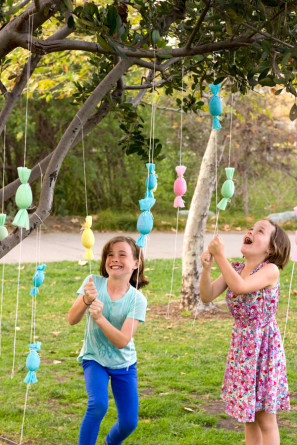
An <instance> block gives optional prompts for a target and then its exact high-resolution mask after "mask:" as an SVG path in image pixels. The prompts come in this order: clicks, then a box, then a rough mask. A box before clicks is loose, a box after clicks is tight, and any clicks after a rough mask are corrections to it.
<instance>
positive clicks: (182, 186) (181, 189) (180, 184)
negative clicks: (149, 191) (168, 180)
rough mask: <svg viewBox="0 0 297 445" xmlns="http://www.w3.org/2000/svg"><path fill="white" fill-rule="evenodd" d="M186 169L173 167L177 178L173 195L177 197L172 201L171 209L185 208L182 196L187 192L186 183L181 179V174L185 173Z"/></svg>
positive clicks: (181, 166)
mask: <svg viewBox="0 0 297 445" xmlns="http://www.w3.org/2000/svg"><path fill="white" fill-rule="evenodd" d="M186 169H187V167H185V166H183V165H178V166H177V167H175V170H176V173H177V176H178V178H177V179H176V180H175V182H174V187H173V190H174V193H175V194H176V195H177V196H176V198H175V200H174V203H173V207H185V203H184V200H183V199H182V196H183V195H184V194H185V193H186V191H187V183H186V180H185V178H184V177H183V174H184V173H185V171H186Z"/></svg>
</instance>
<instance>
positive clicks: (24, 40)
mask: <svg viewBox="0 0 297 445" xmlns="http://www.w3.org/2000/svg"><path fill="white" fill-rule="evenodd" d="M296 3H297V2H296V1H274V0H265V1H264V0H251V1H245V2H242V1H239V0H208V1H207V0H205V1H196V0H189V1H188V0H164V1H162V0H159V1H153V0H148V1H146V2H144V1H142V0H134V1H133V0H131V1H128V0H115V1H104V2H102V1H100V2H99V1H98V2H79V1H77V2H72V1H71V0H35V1H29V0H27V1H21V2H13V1H7V2H4V1H3V0H2V1H0V22H1V29H0V61H1V79H0V90H1V93H2V100H1V104H2V109H1V112H0V133H2V132H3V130H4V128H5V125H6V123H7V122H8V119H9V116H10V115H11V113H12V110H13V109H14V107H15V106H16V104H17V103H18V101H19V98H20V96H21V94H22V93H23V94H25V91H24V89H25V87H26V85H27V83H28V80H29V78H31V79H32V81H31V83H30V86H31V88H30V89H29V91H28V93H29V94H30V95H32V97H34V99H36V100H42V99H46V98H50V97H55V98H63V97H65V96H71V97H73V105H74V108H73V119H72V120H71V121H70V122H69V125H68V127H67V128H65V129H63V133H62V134H61V138H60V141H59V142H58V144H57V145H56V146H55V147H52V148H51V152H50V154H48V155H47V156H46V157H45V158H44V159H42V158H39V159H38V160H37V165H36V166H35V167H33V168H32V172H31V177H30V181H34V180H35V179H36V178H37V177H39V174H40V168H42V169H43V171H44V172H45V176H44V181H43V187H42V190H41V195H40V200H39V204H38V207H37V209H36V211H35V213H34V214H32V215H31V218H30V230H29V231H27V232H26V233H24V234H23V237H24V236H28V234H29V233H30V232H31V231H32V230H34V228H35V227H36V226H37V225H39V224H40V223H41V221H43V220H44V219H45V218H46V217H47V216H48V215H49V214H50V212H51V208H52V201H53V193H54V189H55V184H56V181H57V178H58V174H59V170H60V168H61V165H62V162H63V160H64V158H65V156H67V154H68V153H69V151H70V150H71V149H72V148H73V147H74V146H75V145H76V144H77V143H78V142H79V141H80V140H81V130H82V128H83V131H84V134H87V133H88V132H90V131H91V130H92V129H93V128H94V127H95V126H96V125H98V124H99V123H100V122H101V121H102V119H103V118H104V117H105V116H106V115H107V114H108V113H109V112H111V113H114V116H115V117H116V118H117V119H118V120H119V121H120V123H121V129H122V131H123V134H124V136H123V138H122V140H121V145H122V148H123V150H125V151H126V152H127V153H128V154H131V153H138V154H139V155H140V156H142V157H143V158H146V157H147V153H148V150H149V138H148V137H147V135H146V134H144V132H143V122H142V121H141V118H140V116H139V114H138V111H137V105H138V104H140V103H141V100H142V99H143V97H144V95H145V93H146V92H148V93H151V92H152V91H153V90H158V89H160V88H162V90H163V91H164V93H165V94H166V95H168V96H171V95H173V94H174V92H175V91H180V90H181V85H182V73H183V74H184V77H185V79H186V80H185V81H184V87H185V89H186V93H185V95H184V98H183V102H182V103H181V101H180V99H179V102H178V103H177V105H178V106H179V107H182V108H183V110H184V111H185V112H187V111H189V110H191V111H193V112H195V113H197V114H199V113H200V112H201V111H205V110H206V109H207V103H208V97H209V89H208V85H209V84H210V83H222V84H223V85H224V87H225V88H226V90H227V91H232V92H236V91H239V92H241V93H243V94H245V93H246V92H247V91H248V90H251V89H253V88H255V87H256V86H258V85H260V86H270V87H274V88H275V94H280V93H281V92H282V90H286V91H288V92H290V93H291V94H292V95H294V96H295V97H297V91H296V88H295V86H296V66H297V64H296V61H297V48H296V27H297V17H296ZM78 52H79V53H78ZM28 54H29V56H30V58H29V59H28ZM77 54H82V55H83V59H82V58H78V56H77ZM82 60H83V62H82ZM296 116H297V106H296V104H294V105H293V106H292V108H291V111H290V118H291V119H292V120H294V119H295V118H296ZM153 146H154V148H155V157H156V158H157V157H158V156H162V153H161V150H162V146H161V144H160V142H159V141H153ZM18 185H19V181H18V180H17V181H14V182H12V183H11V184H8V185H7V186H6V187H5V189H4V190H2V191H1V196H0V198H2V196H3V193H4V199H8V198H9V197H11V196H12V195H13V194H14V193H15V191H16V188H17V186H18ZM18 232H19V231H18V229H16V230H15V231H14V233H12V234H11V235H9V236H8V237H7V238H6V239H5V240H3V242H2V243H1V249H0V252H1V254H0V256H3V255H5V253H7V252H8V251H9V250H10V249H11V248H12V247H14V246H15V245H16V244H17V243H18V242H19V240H20V236H19V233H18Z"/></svg>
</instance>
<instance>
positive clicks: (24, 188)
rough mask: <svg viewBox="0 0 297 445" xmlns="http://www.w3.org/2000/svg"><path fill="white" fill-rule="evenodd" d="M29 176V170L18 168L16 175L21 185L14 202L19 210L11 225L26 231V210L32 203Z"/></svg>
mask: <svg viewBox="0 0 297 445" xmlns="http://www.w3.org/2000/svg"><path fill="white" fill-rule="evenodd" d="M30 174H31V170H30V169H29V168H27V167H18V175H19V178H20V181H21V183H22V184H21V185H20V186H19V188H18V189H17V192H16V195H15V202H16V205H17V206H18V207H19V209H20V210H19V211H18V213H17V214H16V216H15V218H14V220H13V223H12V224H13V225H14V226H18V227H23V228H24V229H27V230H29V215H28V212H27V210H26V209H27V208H28V207H30V205H31V204H32V201H33V196H32V190H31V187H30V185H29V184H28V181H29V178H30Z"/></svg>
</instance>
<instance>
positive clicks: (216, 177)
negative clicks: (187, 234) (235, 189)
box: [213, 131, 220, 237]
mask: <svg viewBox="0 0 297 445" xmlns="http://www.w3.org/2000/svg"><path fill="white" fill-rule="evenodd" d="M217 136H218V135H217V132H216V131H215V135H214V139H215V184H216V223H215V228H214V234H213V237H215V236H216V235H217V234H218V233H219V230H218V224H219V214H220V210H219V209H218V139H217Z"/></svg>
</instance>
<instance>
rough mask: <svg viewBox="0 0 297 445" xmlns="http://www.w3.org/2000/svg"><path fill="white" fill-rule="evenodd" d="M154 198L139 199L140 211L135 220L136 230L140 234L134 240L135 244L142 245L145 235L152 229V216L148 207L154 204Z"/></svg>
mask: <svg viewBox="0 0 297 445" xmlns="http://www.w3.org/2000/svg"><path fill="white" fill-rule="evenodd" d="M155 202H156V200H155V198H145V199H140V200H139V205H140V210H141V211H142V213H141V214H140V215H139V218H138V221H137V230H138V232H139V233H140V234H141V235H140V237H139V238H138V240H137V241H136V246H139V247H144V243H145V235H147V234H148V233H150V232H151V231H152V229H153V224H154V218H153V215H152V214H151V212H150V209H151V208H152V207H153V205H154V204H155Z"/></svg>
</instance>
